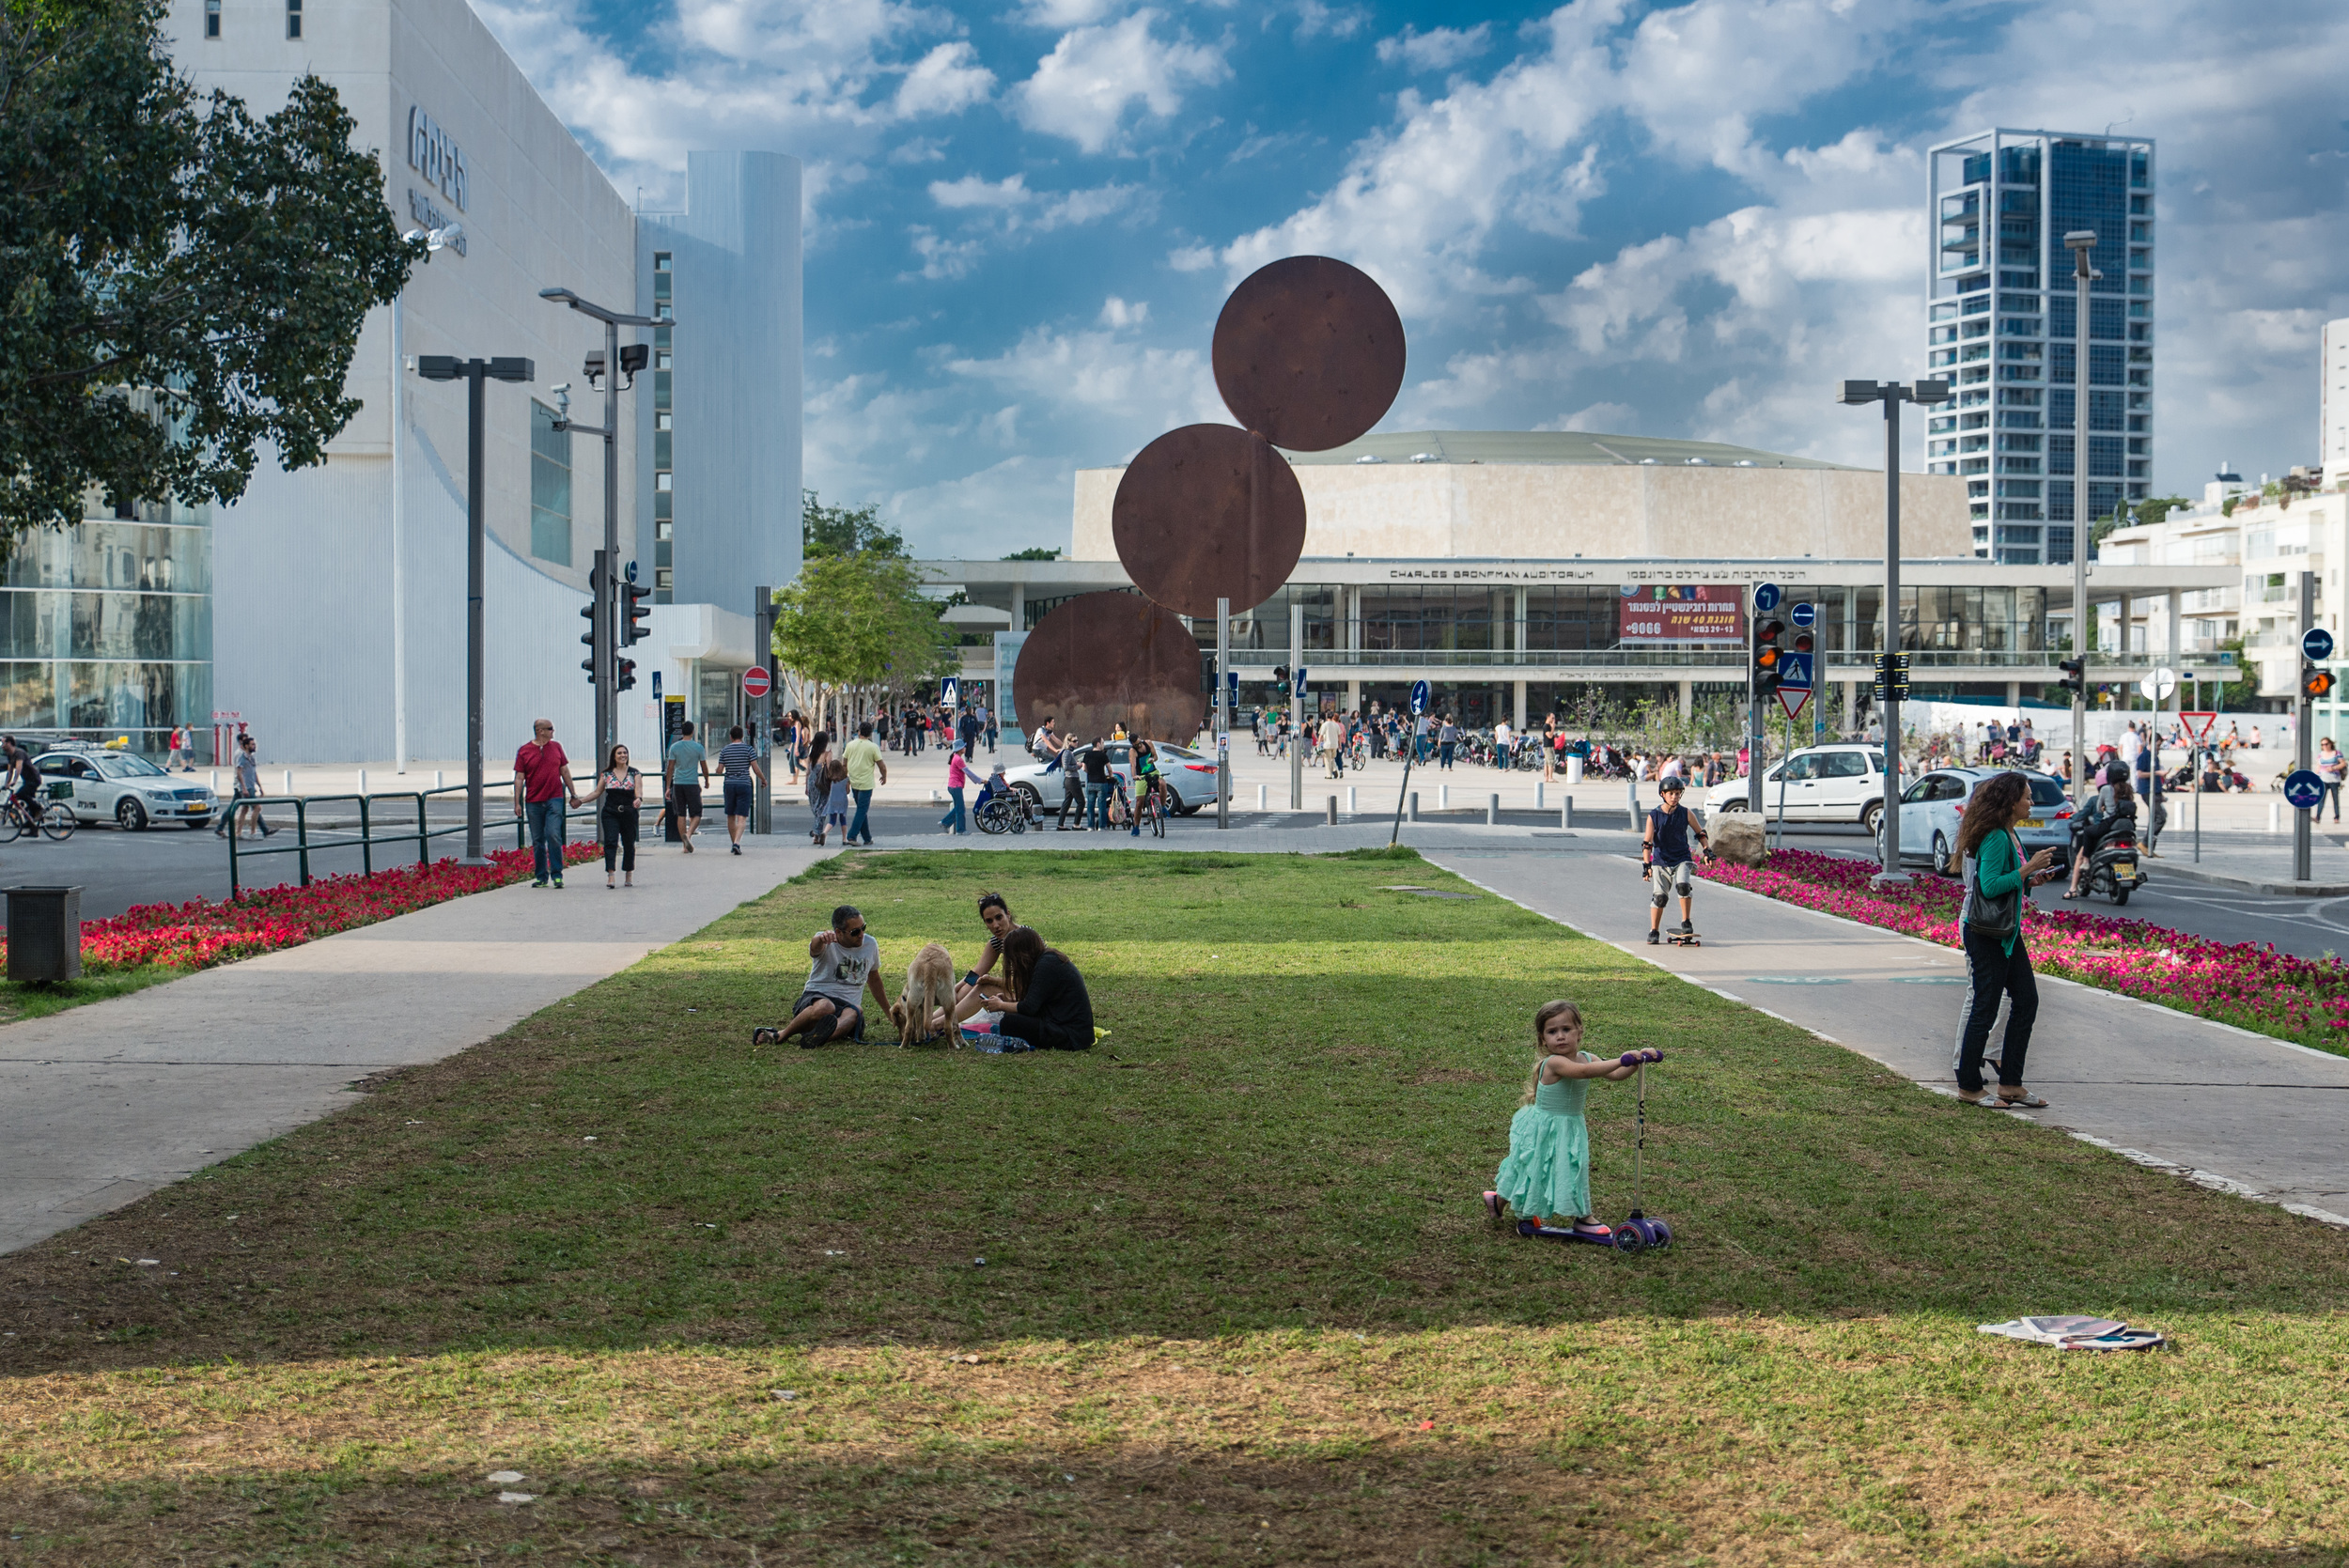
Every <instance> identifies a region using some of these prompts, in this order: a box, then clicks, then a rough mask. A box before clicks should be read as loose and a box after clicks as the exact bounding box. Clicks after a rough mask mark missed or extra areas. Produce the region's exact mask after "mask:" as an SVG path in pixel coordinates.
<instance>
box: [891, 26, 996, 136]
mask: <svg viewBox="0 0 2349 1568" xmlns="http://www.w3.org/2000/svg"><path fill="white" fill-rule="evenodd" d="M978 57H979V55H978V51H977V50H975V49H973V48H972V47H971V46H970V45H969V44H968V43H965V42H962V41H960V40H957V41H956V42H953V43H941V44H940V45H939V46H938V47H937V48H935V49H933V50H931V51H930V52H929V53H928V54H925V55H923V56H922V58H921V60H920V61H919V62H918V63H916V64H915V66H914V68H913V69H912V70H909V71H907V72H906V77H905V80H904V81H903V82H900V83H898V84H897V97H896V101H895V108H896V112H897V117H898V118H900V119H912V118H914V117H916V116H922V115H951V114H955V113H957V112H958V111H960V110H964V109H968V108H969V107H971V105H972V104H973V103H984V102H986V101H987V99H988V94H989V93H991V92H993V91H994V90H995V73H994V72H993V71H991V70H988V69H987V68H986V67H985V66H983V65H980V64H978V63H977V61H978Z"/></svg>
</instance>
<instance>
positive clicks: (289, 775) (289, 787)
mask: <svg viewBox="0 0 2349 1568" xmlns="http://www.w3.org/2000/svg"><path fill="white" fill-rule="evenodd" d="M286 793H287V794H288V795H291V794H292V793H293V769H292V768H287V769H286Z"/></svg>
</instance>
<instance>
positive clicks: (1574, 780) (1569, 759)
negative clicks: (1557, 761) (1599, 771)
mask: <svg viewBox="0 0 2349 1568" xmlns="http://www.w3.org/2000/svg"><path fill="white" fill-rule="evenodd" d="M1581 782H1582V759H1581V758H1580V757H1579V756H1576V755H1575V754H1574V753H1572V752H1568V753H1566V783H1568V784H1580V783H1581Z"/></svg>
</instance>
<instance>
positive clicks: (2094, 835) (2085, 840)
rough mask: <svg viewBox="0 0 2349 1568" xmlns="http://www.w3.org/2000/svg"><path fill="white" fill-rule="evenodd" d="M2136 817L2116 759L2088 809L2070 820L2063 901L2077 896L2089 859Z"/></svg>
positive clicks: (2124, 774) (2122, 768)
mask: <svg viewBox="0 0 2349 1568" xmlns="http://www.w3.org/2000/svg"><path fill="white" fill-rule="evenodd" d="M2136 817H2137V791H2136V790H2135V789H2133V788H2131V787H2130V784H2129V770H2128V767H2127V765H2126V764H2124V763H2123V762H2121V761H2120V760H2119V759H2118V758H2115V759H2114V760H2113V761H2111V762H2110V763H2108V764H2107V765H2106V767H2105V782H2104V784H2102V785H2101V786H2099V787H2098V789H2097V791H2096V794H2095V796H2094V798H2093V799H2092V800H2090V802H2089V803H2088V806H2087V809H2085V810H2083V811H2081V812H2079V813H2078V814H2077V815H2075V816H2074V817H2073V818H2072V880H2071V883H2070V885H2069V886H2068V887H2066V888H2065V889H2064V891H2063V896H2064V897H2066V898H2077V897H2079V896H2080V878H2081V877H2084V876H2085V875H2087V872H2088V862H2089V858H2090V857H2091V856H2092V855H2094V854H2095V853H2096V850H2097V848H2098V847H2099V846H2101V845H2102V844H2103V843H2104V841H2105V839H2106V838H2107V837H2108V836H2109V835H2110V834H2111V833H2112V831H2113V830H2115V829H2116V828H2118V827H2119V826H2120V825H2121V823H2122V822H2123V820H2124V819H2126V820H2128V821H2131V822H2134V821H2135V820H2136Z"/></svg>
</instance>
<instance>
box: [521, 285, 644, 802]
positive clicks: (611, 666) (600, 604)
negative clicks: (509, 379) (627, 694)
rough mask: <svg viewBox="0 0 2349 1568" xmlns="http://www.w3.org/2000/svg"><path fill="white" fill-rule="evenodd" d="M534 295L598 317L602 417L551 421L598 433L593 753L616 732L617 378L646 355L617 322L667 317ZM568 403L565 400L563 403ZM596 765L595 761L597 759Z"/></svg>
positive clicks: (596, 375) (594, 369)
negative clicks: (625, 340) (599, 550)
mask: <svg viewBox="0 0 2349 1568" xmlns="http://www.w3.org/2000/svg"><path fill="white" fill-rule="evenodd" d="M538 298H540V299H542V300H555V301H559V302H560V303H564V304H567V305H568V306H570V307H571V308H572V309H573V310H575V311H578V312H579V313H580V314H581V315H582V316H592V317H594V318H596V319H597V320H599V321H600V322H602V323H603V348H602V349H599V350H598V349H590V350H589V351H588V354H587V365H586V376H587V384H588V386H590V387H593V386H594V385H595V384H596V383H597V381H598V380H601V381H602V382H603V423H602V424H601V425H600V426H597V425H581V424H578V423H575V422H574V421H572V420H571V419H570V418H568V415H567V416H566V417H564V418H561V419H558V420H556V421H555V422H554V427H555V428H556V429H558V430H576V431H578V432H580V433H581V434H583V435H590V436H601V437H602V438H603V558H604V560H605V561H606V562H608V563H609V567H608V568H607V569H606V571H605V573H604V581H603V582H601V583H599V584H598V585H597V587H596V589H595V594H596V605H595V609H596V620H595V626H596V629H597V630H598V631H599V632H600V633H601V635H600V636H599V637H598V638H597V640H596V642H595V643H594V644H593V645H592V649H591V654H590V658H591V661H592V662H593V663H594V664H595V667H596V669H595V681H596V754H597V755H598V756H599V757H602V756H609V755H610V754H611V751H612V746H613V743H614V741H616V740H618V739H619V738H620V735H619V713H620V691H619V678H620V672H619V646H620V635H621V630H622V628H621V627H620V625H619V616H618V613H617V607H618V605H619V603H620V599H621V594H620V590H619V582H620V578H621V575H622V568H621V563H620V445H619V437H620V390H621V388H620V378H621V377H622V376H626V377H627V378H628V384H629V385H630V386H634V385H635V384H636V372H638V371H639V370H642V369H643V368H645V365H646V362H648V361H649V360H650V359H651V357H652V349H651V347H650V346H649V345H647V344H643V343H631V344H630V345H629V346H628V347H627V348H626V349H623V348H621V347H620V329H621V328H622V327H650V326H654V325H667V324H672V323H661V322H656V320H655V319H654V318H652V317H650V316H627V315H623V314H621V313H620V312H619V311H616V310H607V309H605V308H604V307H603V306H601V305H599V304H596V303H591V302H589V301H586V300H583V299H581V298H580V297H579V296H578V295H577V294H574V293H572V292H571V291H570V290H569V289H568V288H541V289H539V290H538ZM567 407H568V405H567ZM599 766H600V764H599Z"/></svg>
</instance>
